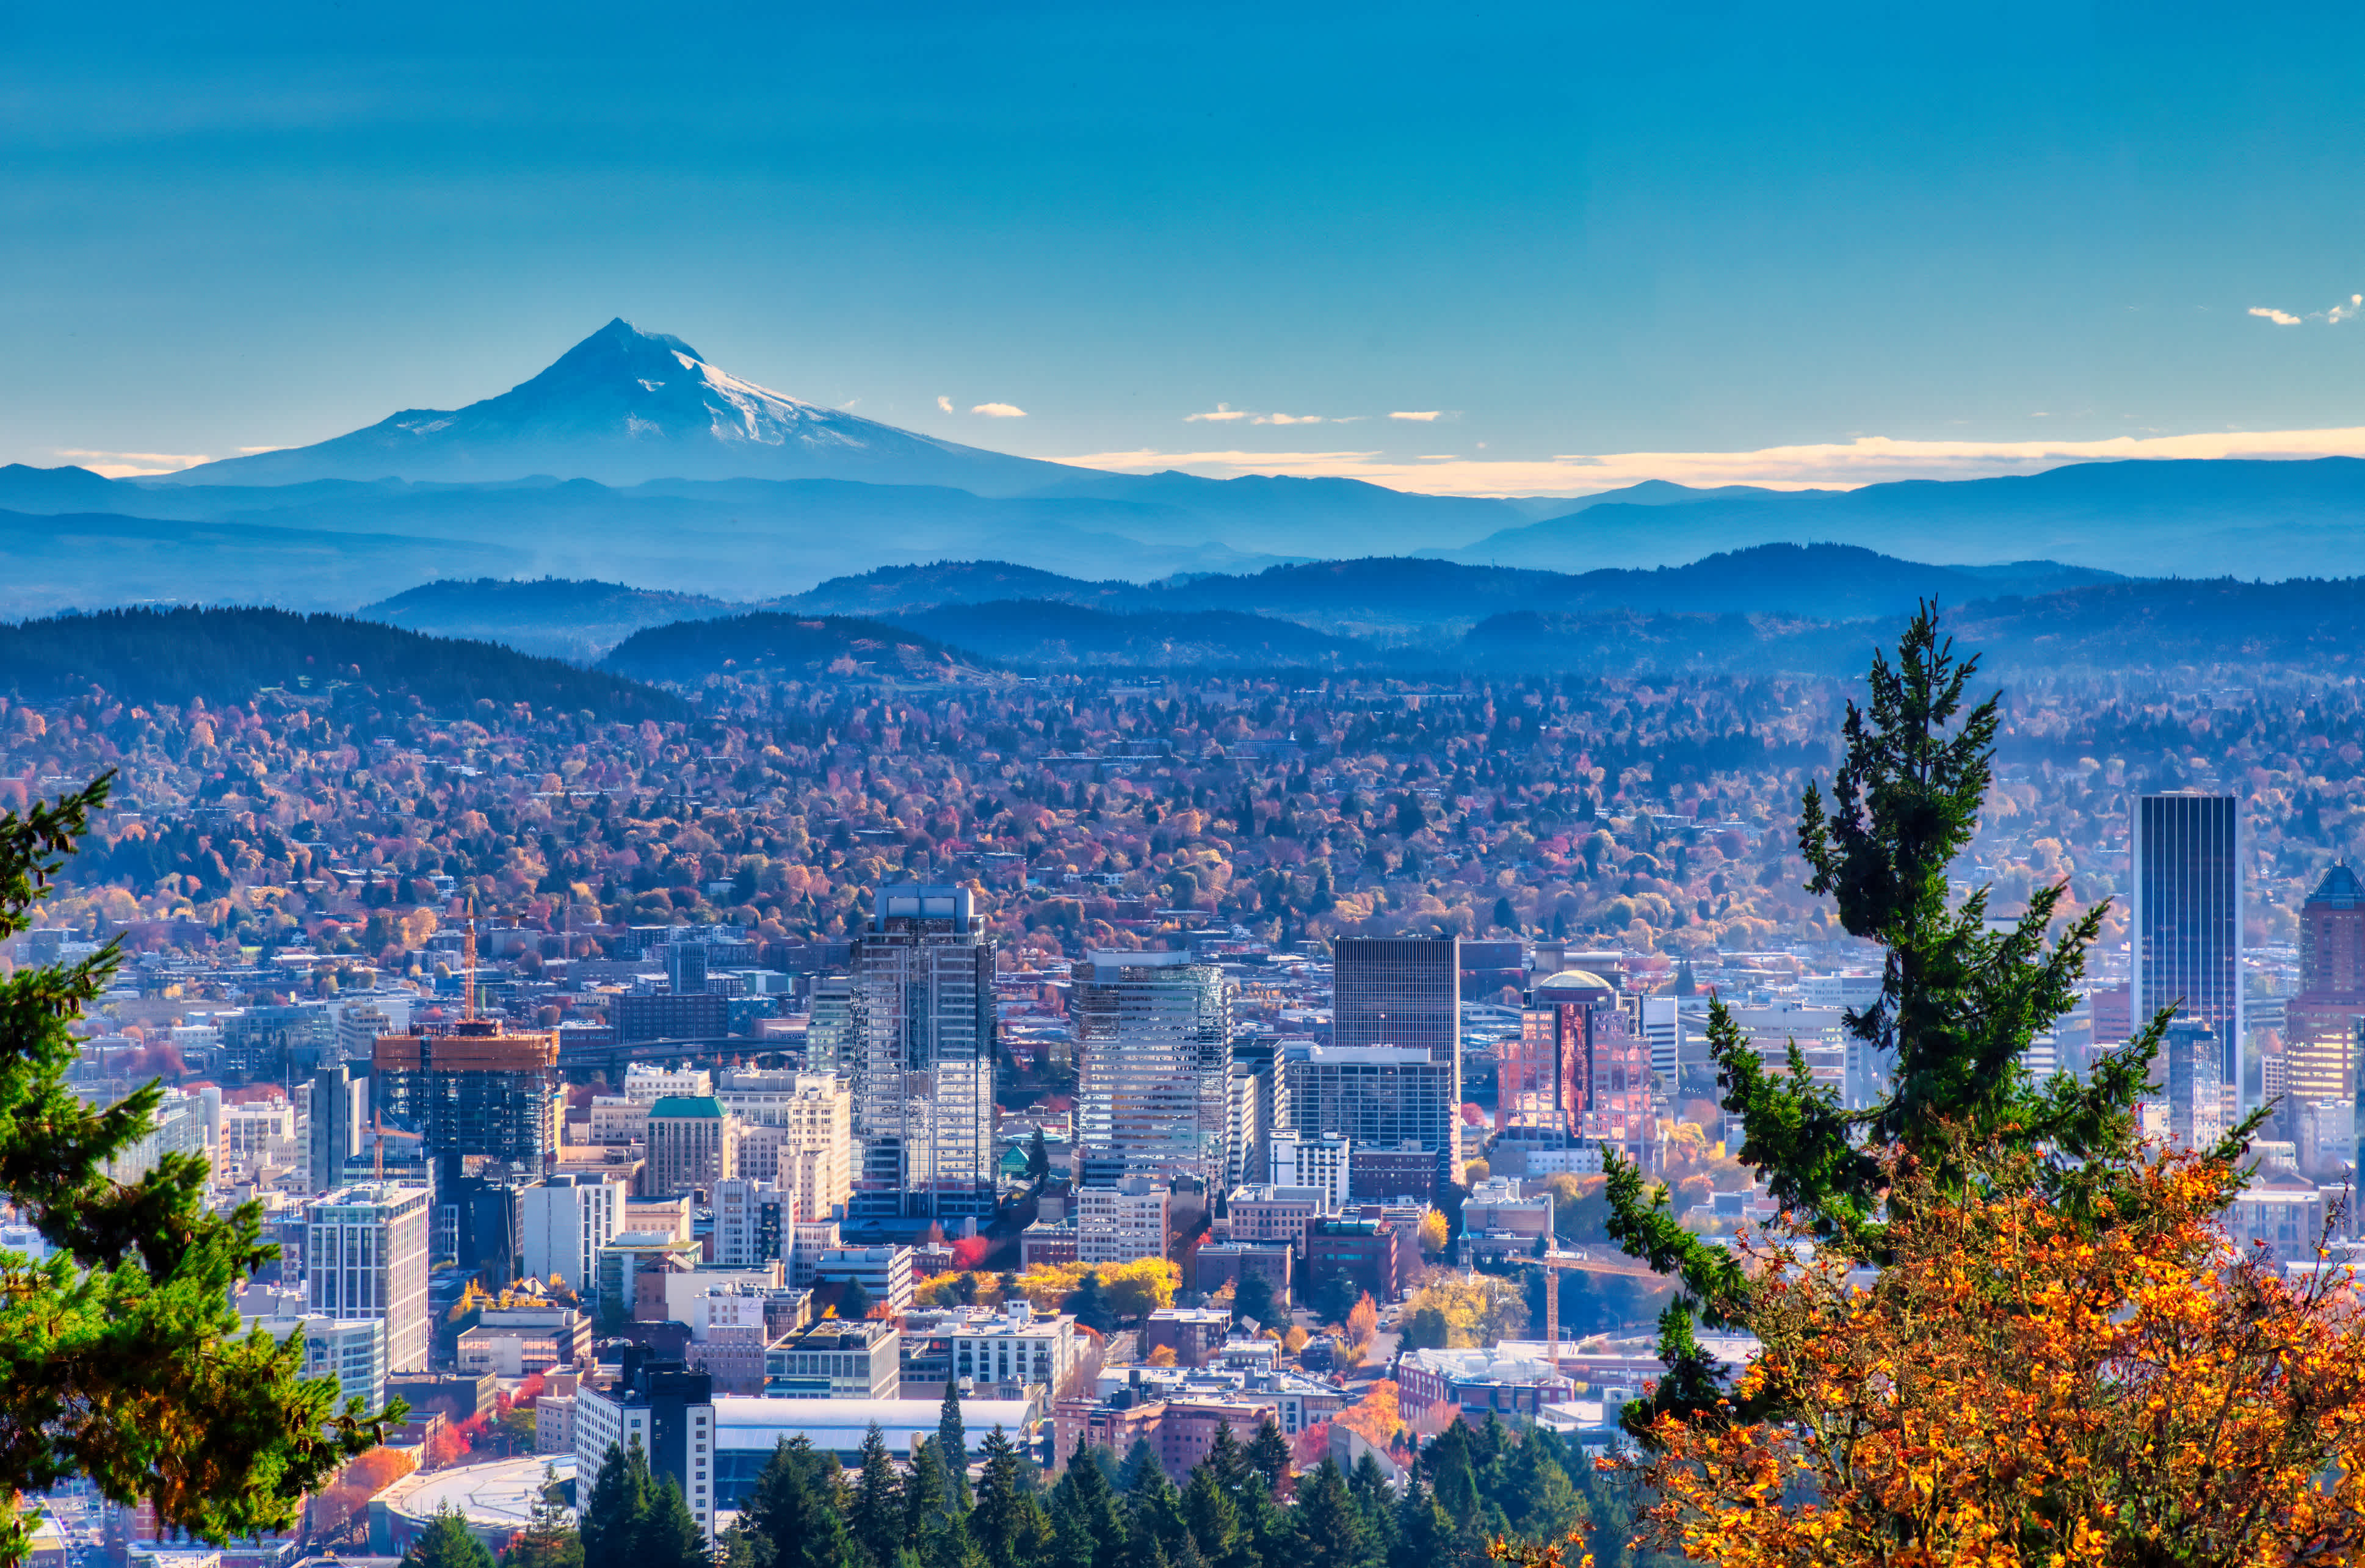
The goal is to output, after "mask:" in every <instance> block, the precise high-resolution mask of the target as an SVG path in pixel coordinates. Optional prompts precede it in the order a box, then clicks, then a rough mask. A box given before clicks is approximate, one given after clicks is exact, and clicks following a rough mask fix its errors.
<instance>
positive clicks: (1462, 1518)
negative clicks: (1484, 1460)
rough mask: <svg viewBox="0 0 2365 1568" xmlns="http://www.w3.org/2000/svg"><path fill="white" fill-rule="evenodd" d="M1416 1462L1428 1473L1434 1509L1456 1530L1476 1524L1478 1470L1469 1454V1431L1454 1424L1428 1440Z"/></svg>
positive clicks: (1458, 1424) (1460, 1425) (1470, 1452)
mask: <svg viewBox="0 0 2365 1568" xmlns="http://www.w3.org/2000/svg"><path fill="white" fill-rule="evenodd" d="M1420 1461H1421V1463H1422V1465H1423V1466H1425V1467H1426V1468H1427V1469H1428V1471H1429V1484H1430V1486H1431V1487H1432V1488H1433V1489H1434V1495H1435V1497H1436V1499H1437V1506H1439V1507H1440V1509H1442V1510H1443V1511H1444V1513H1445V1517H1446V1518H1449V1519H1451V1520H1452V1522H1453V1525H1454V1528H1455V1529H1473V1528H1474V1527H1475V1526H1476V1524H1477V1522H1478V1505H1479V1497H1478V1466H1477V1463H1476V1461H1475V1458H1474V1454H1473V1452H1472V1445H1471V1441H1470V1428H1467V1427H1465V1426H1463V1424H1462V1423H1461V1422H1459V1421H1455V1422H1452V1424H1450V1425H1449V1426H1447V1428H1445V1430H1443V1431H1441V1432H1440V1433H1438V1434H1437V1436H1436V1437H1434V1438H1432V1439H1429V1446H1428V1447H1427V1448H1425V1449H1423V1450H1421V1455H1420Z"/></svg>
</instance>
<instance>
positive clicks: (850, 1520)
mask: <svg viewBox="0 0 2365 1568" xmlns="http://www.w3.org/2000/svg"><path fill="white" fill-rule="evenodd" d="M846 1531H847V1533H848V1534H849V1535H851V1536H852V1537H853V1539H854V1544H855V1546H856V1547H857V1549H858V1550H859V1551H861V1553H862V1555H863V1558H864V1560H865V1561H866V1562H869V1564H870V1565H871V1568H895V1554H896V1553H897V1552H898V1551H902V1549H903V1500H902V1495H901V1487H900V1486H899V1485H898V1484H897V1482H896V1479H895V1462H894V1461H893V1460H892V1459H890V1458H889V1457H888V1455H887V1439H886V1436H885V1435H884V1434H883V1433H881V1432H880V1430H879V1423H878V1422H876V1421H873V1422H871V1423H870V1429H869V1431H867V1432H865V1433H863V1434H862V1469H861V1471H860V1472H859V1473H857V1475H856V1477H855V1482H854V1495H853V1497H852V1499H851V1500H850V1501H849V1502H848V1504H847V1506H846Z"/></svg>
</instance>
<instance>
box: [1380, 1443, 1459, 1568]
mask: <svg viewBox="0 0 2365 1568" xmlns="http://www.w3.org/2000/svg"><path fill="white" fill-rule="evenodd" d="M1455 1534H1456V1532H1455V1530H1454V1528H1453V1521H1452V1519H1451V1518H1448V1517H1447V1516H1446V1512H1445V1510H1444V1509H1443V1508H1440V1507H1439V1506H1438V1505H1437V1493H1436V1492H1435V1490H1433V1489H1432V1488H1431V1487H1430V1486H1429V1482H1428V1480H1427V1478H1426V1477H1424V1476H1423V1475H1422V1474H1421V1473H1420V1471H1419V1469H1418V1467H1416V1468H1415V1469H1414V1471H1413V1473H1412V1479H1411V1481H1410V1482H1409V1483H1408V1484H1407V1485H1406V1487H1405V1494H1404V1496H1403V1498H1402V1499H1401V1500H1400V1501H1398V1503H1397V1504H1396V1528H1395V1551H1392V1552H1390V1553H1389V1555H1388V1568H1439V1565H1440V1564H1441V1563H1444V1562H1449V1561H1450V1560H1451V1559H1452V1556H1453V1550H1454V1537H1455Z"/></svg>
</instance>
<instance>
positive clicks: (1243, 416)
mask: <svg viewBox="0 0 2365 1568" xmlns="http://www.w3.org/2000/svg"><path fill="white" fill-rule="evenodd" d="M1242 420H1246V421H1247V422H1248V423H1250V424H1252V425H1318V424H1321V423H1323V422H1324V418H1323V416H1322V415H1320V414H1252V413H1250V412H1249V411H1248V410H1247V409H1235V408H1233V407H1232V406H1231V405H1230V404H1229V403H1218V404H1216V407H1215V409H1213V410H1212V411H1210V412H1208V413H1204V414H1185V415H1183V423H1184V424H1186V425H1198V424H1208V425H1229V424H1238V423H1239V422H1241V421H1242ZM1328 422H1330V423H1332V424H1339V425H1344V424H1351V423H1353V422H1354V421H1353V420H1351V419H1350V420H1330V421H1328Z"/></svg>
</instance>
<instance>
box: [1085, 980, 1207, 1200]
mask: <svg viewBox="0 0 2365 1568" xmlns="http://www.w3.org/2000/svg"><path fill="white" fill-rule="evenodd" d="M1073 1006H1074V1013H1075V1023H1076V1053H1077V1063H1076V1068H1077V1079H1078V1081H1077V1090H1076V1143H1077V1148H1078V1152H1079V1155H1080V1157H1081V1159H1082V1171H1081V1177H1082V1182H1083V1184H1084V1185H1086V1186H1093V1187H1106V1186H1111V1185H1113V1184H1115V1182H1116V1181H1117V1179H1118V1178H1120V1177H1122V1176H1126V1175H1141V1176H1153V1177H1156V1178H1158V1179H1159V1180H1160V1181H1161V1182H1162V1181H1166V1180H1169V1179H1171V1178H1172V1177H1175V1176H1187V1177H1191V1178H1193V1179H1194V1180H1196V1181H1199V1182H1204V1183H1205V1190H1206V1191H1208V1192H1211V1193H1212V1192H1217V1191H1221V1190H1222V1189H1223V1187H1224V1184H1225V1176H1226V1170H1227V1137H1226V1135H1227V1130H1228V1123H1229V1120H1230V1115H1229V1112H1230V1085H1231V1070H1232V999H1231V988H1230V985H1229V982H1227V980H1225V979H1224V977H1223V972H1222V971H1221V970H1220V969H1217V968H1216V966H1215V965H1213V964H1202V963H1194V961H1193V960H1192V958H1191V955H1189V954H1188V953H1093V954H1091V955H1090V956H1088V957H1087V958H1086V959H1085V961H1084V965H1083V969H1082V972H1081V973H1080V974H1079V976H1078V977H1077V981H1076V992H1075V1001H1074V1004H1073Z"/></svg>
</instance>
